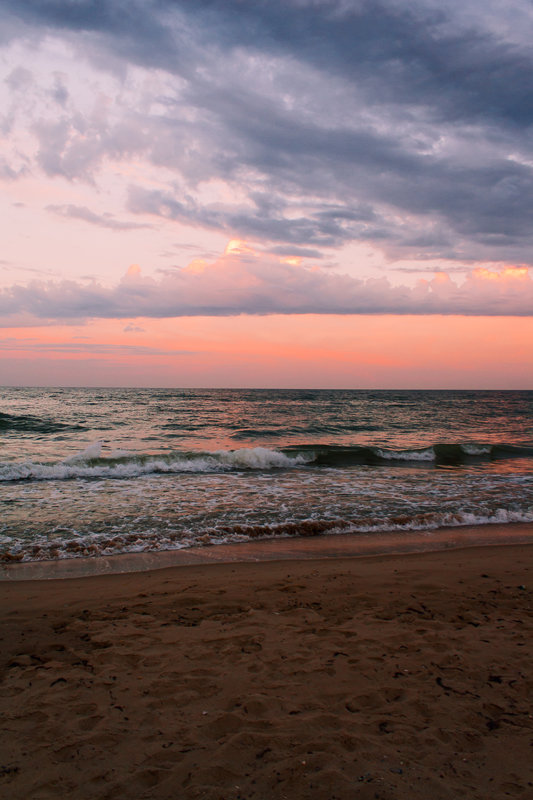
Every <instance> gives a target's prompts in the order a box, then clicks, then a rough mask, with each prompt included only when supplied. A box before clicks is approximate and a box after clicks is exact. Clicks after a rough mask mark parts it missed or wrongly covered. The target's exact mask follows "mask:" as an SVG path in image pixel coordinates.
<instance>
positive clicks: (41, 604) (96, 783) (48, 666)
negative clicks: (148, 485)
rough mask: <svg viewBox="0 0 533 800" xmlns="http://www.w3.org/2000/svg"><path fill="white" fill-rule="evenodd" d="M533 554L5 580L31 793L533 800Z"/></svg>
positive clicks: (11, 790)
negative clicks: (532, 798)
mask: <svg viewBox="0 0 533 800" xmlns="http://www.w3.org/2000/svg"><path fill="white" fill-rule="evenodd" d="M532 588H533V547H532V546H531V544H508V545H506V546H500V545H486V546H476V547H466V548H463V549H454V548H452V549H447V550H441V551H432V552H424V553H417V552H411V553H404V554H400V555H398V554H380V555H373V556H365V557H358V558H353V557H340V556H339V557H335V558H310V559H305V558H304V559H299V560H290V561H283V560H277V561H272V560H269V561H256V562H235V561H233V562H227V563H221V562H220V563H203V564H190V565H184V566H181V567H179V566H174V567H168V568H166V569H157V570H151V571H145V572H127V573H123V574H119V575H117V574H107V575H94V576H92V577H90V578H83V579H81V578H79V579H71V580H47V581H37V580H34V581H4V582H2V583H1V584H0V608H2V616H1V619H2V629H1V633H0V670H1V678H2V680H1V682H0V713H1V718H2V720H3V721H2V729H3V742H4V747H3V750H4V753H3V757H2V766H1V768H0V786H1V787H2V788H4V791H5V794H6V796H9V797H11V798H13V800H26V798H27V797H36V798H37V797H39V798H43V799H44V798H50V799H51V798H54V800H56V798H58V799H62V798H65V800H66V798H73V799H74V800H89V798H90V799H91V800H93V799H94V800H114V798H121V800H122V799H124V800H137V798H142V800H156V799H157V800H171V798H175V797H180V798H183V799H184V800H219V799H220V798H221V797H223V798H224V800H263V799H264V798H265V797H268V798H272V800H285V799H286V798H288V797H291V798H293V800H331V798H333V797H335V798H337V800H353V798H354V797H356V798H359V799H360V800H374V798H376V797H377V798H380V800H426V798H427V797H432V798H435V800H453V798H457V797H464V796H467V797H468V798H469V800H500V798H501V797H504V796H510V797H513V798H517V800H527V799H528V798H529V797H530V796H531V790H532V787H533V769H532V762H531V759H530V755H531V753H530V740H531V736H532V735H533V714H532V713H531V706H530V697H531V689H532V687H533V685H532V681H531V674H530V664H531V657H532V655H533V653H532V642H533V591H532Z"/></svg>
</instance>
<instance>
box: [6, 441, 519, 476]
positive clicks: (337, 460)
mask: <svg viewBox="0 0 533 800" xmlns="http://www.w3.org/2000/svg"><path fill="white" fill-rule="evenodd" d="M532 456H533V447H525V446H517V445H509V444H496V445H494V444H493V445H489V444H476V443H466V444H435V445H433V446H432V447H423V448H413V449H409V450H392V449H387V448H383V447H364V446H357V445H354V446H351V447H350V446H347V447H342V446H335V445H301V446H294V447H287V448H283V449H280V450H272V449H269V448H266V447H250V448H240V449H237V450H216V451H207V452H202V451H184V452H179V451H174V452H172V453H161V454H158V455H150V454H138V453H129V452H127V451H116V450H115V451H111V453H110V454H109V455H102V444H101V443H100V442H96V443H94V444H91V445H90V446H89V447H87V448H86V449H85V450H84V451H83V452H81V453H79V454H77V455H75V456H72V457H70V458H67V459H64V460H63V461H60V462H53V463H38V462H33V461H20V462H17V461H11V462H3V463H1V462H0V481H23V480H26V481H47V480H71V479H83V478H87V479H92V478H117V479H120V478H135V477H140V476H143V475H154V474H162V475H164V474H169V473H191V472H197V473H202V472H205V473H208V472H231V471H243V470H282V469H293V468H301V467H335V468H343V467H351V466H357V465H366V466H379V465H384V464H387V463H393V462H395V463H397V464H398V465H400V464H402V463H403V464H411V465H417V464H418V465H420V466H424V465H427V466H432V465H433V466H438V465H441V464H449V465H460V464H463V463H472V462H476V461H490V460H496V459H506V458H519V457H532Z"/></svg>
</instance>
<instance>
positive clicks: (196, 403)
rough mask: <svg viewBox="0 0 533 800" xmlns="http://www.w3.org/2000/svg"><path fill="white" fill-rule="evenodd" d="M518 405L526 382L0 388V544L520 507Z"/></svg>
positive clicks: (301, 530) (385, 520)
mask: <svg viewBox="0 0 533 800" xmlns="http://www.w3.org/2000/svg"><path fill="white" fill-rule="evenodd" d="M532 410H533V392H528V391H408V390H405V391H385V390H383V391H370V390H368V391H362V390H353V391H343V390H337V391H329V390H317V391H314V390H313V391H311V390H309V391H303V390H236V389H235V390H234V389H209V390H206V389H187V390H178V389H64V388H58V389H37V388H3V389H0V447H1V450H0V559H1V560H3V561H4V562H11V561H40V560H50V559H64V558H79V557H95V556H99V555H105V556H109V555H112V554H118V553H127V552H146V551H149V552H151V551H159V550H175V549H181V548H188V547H191V546H208V545H218V544H222V543H229V542H242V541H256V540H261V539H265V538H274V537H284V538H285V537H305V536H315V535H324V536H326V535H328V534H332V533H335V534H363V533H364V534H366V535H369V534H371V535H373V536H380V534H382V533H384V532H390V531H396V532H398V534H401V533H402V532H406V531H409V532H412V531H425V532H427V531H432V530H437V529H439V528H442V527H448V526H453V527H456V526H463V525H481V524H486V523H512V522H527V521H532V520H533V426H532V418H533V415H532ZM426 535H427V534H426Z"/></svg>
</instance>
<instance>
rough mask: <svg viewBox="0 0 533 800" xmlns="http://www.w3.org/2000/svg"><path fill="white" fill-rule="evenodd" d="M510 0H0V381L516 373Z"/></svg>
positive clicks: (522, 130) (527, 167)
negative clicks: (438, 0) (0, 222)
mask: <svg viewBox="0 0 533 800" xmlns="http://www.w3.org/2000/svg"><path fill="white" fill-rule="evenodd" d="M532 40H533V10H532V7H531V3H530V0H508V2H506V3H505V4H503V3H501V2H499V1H498V2H497V1H496V0H483V2H481V0H448V1H447V3H445V4H443V3H441V2H436V0H408V1H407V0H253V1H252V0H195V1H194V2H190V0H189V1H187V0H127V1H126V0H0V131H1V137H0V186H1V192H0V215H1V217H0V218H1V219H2V236H1V239H0V242H1V248H0V384H3V385H29V386H31V385H36V386H40V385H43V386H46V385H60V386H68V385H73V386H114V385H116V386H165V387H173V386H176V387H206V386H214V387H216V386H220V387H239V386H242V387H262V386H265V387H295V388H298V387H316V388H330V387H331V388H480V389H481V388H495V389H497V388H503V389H507V388H509V389H513V388H514V389H521V388H533V322H532V312H533V224H532V223H533V138H532V132H533V92H532V91H531V76H532V75H533V51H532V49H531V41H532Z"/></svg>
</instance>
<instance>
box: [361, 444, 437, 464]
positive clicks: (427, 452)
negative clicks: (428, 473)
mask: <svg viewBox="0 0 533 800" xmlns="http://www.w3.org/2000/svg"><path fill="white" fill-rule="evenodd" d="M374 452H375V454H376V455H377V456H379V458H386V459H388V460H390V461H435V451H434V449H433V448H432V447H426V448H425V449H424V450H400V451H397V452H391V451H390V450H381V449H380V448H379V447H376V448H375V450H374Z"/></svg>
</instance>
